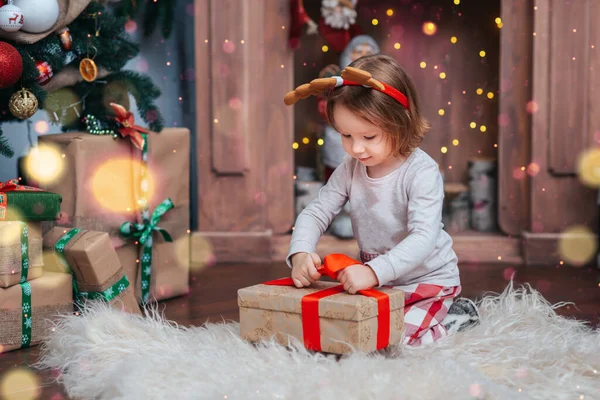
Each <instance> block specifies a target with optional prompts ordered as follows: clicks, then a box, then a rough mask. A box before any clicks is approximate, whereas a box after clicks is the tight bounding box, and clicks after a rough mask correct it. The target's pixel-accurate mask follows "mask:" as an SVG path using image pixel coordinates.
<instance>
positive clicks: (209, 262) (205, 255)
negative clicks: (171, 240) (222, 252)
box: [178, 234, 217, 271]
mask: <svg viewBox="0 0 600 400" xmlns="http://www.w3.org/2000/svg"><path fill="white" fill-rule="evenodd" d="M189 239H190V240H189V241H187V243H188V246H189V245H190V244H191V246H192V252H191V254H192V257H191V258H192V261H193V262H192V263H191V264H190V269H191V270H194V271H199V270H202V269H204V268H206V267H210V266H213V265H214V264H215V263H216V261H217V260H216V258H215V254H214V252H213V246H212V244H211V243H210V242H209V241H208V240H206V238H204V237H203V236H200V235H199V234H195V235H193V236H192V237H191V238H189ZM184 246H185V244H184V243H182V244H180V247H181V249H182V250H179V251H178V253H179V252H180V251H183V250H184V249H185V247H184ZM183 254H186V253H183Z"/></svg>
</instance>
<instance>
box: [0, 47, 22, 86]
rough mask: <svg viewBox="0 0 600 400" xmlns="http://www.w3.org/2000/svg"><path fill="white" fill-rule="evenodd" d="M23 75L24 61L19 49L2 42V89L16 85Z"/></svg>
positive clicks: (0, 55)
mask: <svg viewBox="0 0 600 400" xmlns="http://www.w3.org/2000/svg"><path fill="white" fill-rule="evenodd" d="M22 73H23V59H22V58H21V54H20V53H19V51H18V50H17V49H15V48H14V47H13V46H11V45H10V44H8V43H6V42H0V89H6V88H8V87H11V86H12V85H14V84H15V83H16V82H17V81H18V80H19V78H20V77H21V74H22Z"/></svg>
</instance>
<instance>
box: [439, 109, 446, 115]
mask: <svg viewBox="0 0 600 400" xmlns="http://www.w3.org/2000/svg"><path fill="white" fill-rule="evenodd" d="M445 113H446V111H444V109H443V108H440V109H439V110H438V114H440V115H444V114H445Z"/></svg>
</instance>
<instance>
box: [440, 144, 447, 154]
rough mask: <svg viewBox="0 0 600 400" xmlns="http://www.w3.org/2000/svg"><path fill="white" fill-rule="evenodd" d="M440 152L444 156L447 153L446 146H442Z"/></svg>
mask: <svg viewBox="0 0 600 400" xmlns="http://www.w3.org/2000/svg"><path fill="white" fill-rule="evenodd" d="M440 151H441V152H442V154H446V153H447V152H448V148H447V147H446V146H442V148H441V149H440Z"/></svg>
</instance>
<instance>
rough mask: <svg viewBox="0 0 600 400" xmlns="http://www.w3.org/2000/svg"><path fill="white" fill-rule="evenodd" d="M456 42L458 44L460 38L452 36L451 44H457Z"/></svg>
mask: <svg viewBox="0 0 600 400" xmlns="http://www.w3.org/2000/svg"><path fill="white" fill-rule="evenodd" d="M456 42H458V38H457V37H456V36H452V37H451V38H450V43H452V44H455V43H456Z"/></svg>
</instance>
